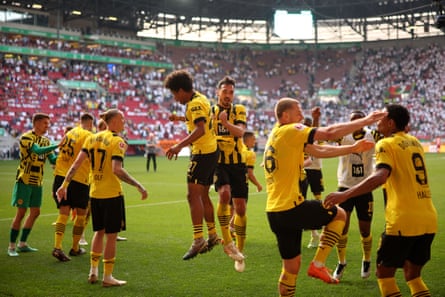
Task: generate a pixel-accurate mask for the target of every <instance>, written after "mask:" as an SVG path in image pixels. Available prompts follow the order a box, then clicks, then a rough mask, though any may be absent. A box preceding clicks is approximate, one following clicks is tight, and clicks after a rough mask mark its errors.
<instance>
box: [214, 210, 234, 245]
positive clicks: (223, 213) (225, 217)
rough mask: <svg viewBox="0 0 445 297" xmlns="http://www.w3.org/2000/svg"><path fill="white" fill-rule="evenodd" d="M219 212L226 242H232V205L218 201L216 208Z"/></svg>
mask: <svg viewBox="0 0 445 297" xmlns="http://www.w3.org/2000/svg"><path fill="white" fill-rule="evenodd" d="M216 213H217V214H218V220H219V225H220V226H221V233H222V237H223V239H224V242H225V244H228V243H230V242H232V235H231V234H230V228H229V225H230V217H231V216H230V205H229V204H226V203H218V207H217V210H216Z"/></svg>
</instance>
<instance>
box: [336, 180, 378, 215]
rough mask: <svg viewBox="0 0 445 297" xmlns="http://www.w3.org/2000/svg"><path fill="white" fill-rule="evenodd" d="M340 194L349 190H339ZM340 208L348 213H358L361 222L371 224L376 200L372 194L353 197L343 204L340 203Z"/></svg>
mask: <svg viewBox="0 0 445 297" xmlns="http://www.w3.org/2000/svg"><path fill="white" fill-rule="evenodd" d="M338 190H339V191H340V192H343V191H346V190H347V188H339V189H338ZM340 207H341V208H343V209H344V210H345V211H346V212H349V213H351V212H352V211H353V210H354V207H355V211H356V212H357V218H358V219H359V220H360V221H365V222H370V221H372V216H373V213H374V198H373V196H372V192H369V193H365V194H363V195H360V196H357V197H352V198H350V199H348V200H346V201H345V202H343V203H340Z"/></svg>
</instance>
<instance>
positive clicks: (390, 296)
mask: <svg viewBox="0 0 445 297" xmlns="http://www.w3.org/2000/svg"><path fill="white" fill-rule="evenodd" d="M377 283H378V285H379V289H380V294H381V296H382V297H402V294H401V293H400V289H399V287H398V286H397V283H396V279H395V278H394V277H388V278H378V279H377Z"/></svg>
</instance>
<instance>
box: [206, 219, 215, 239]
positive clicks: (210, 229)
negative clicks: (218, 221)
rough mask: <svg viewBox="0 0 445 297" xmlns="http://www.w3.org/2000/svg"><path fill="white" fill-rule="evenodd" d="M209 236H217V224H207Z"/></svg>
mask: <svg viewBox="0 0 445 297" xmlns="http://www.w3.org/2000/svg"><path fill="white" fill-rule="evenodd" d="M207 234H208V235H209V237H211V236H213V235H215V234H216V227H215V222H211V223H209V222H207Z"/></svg>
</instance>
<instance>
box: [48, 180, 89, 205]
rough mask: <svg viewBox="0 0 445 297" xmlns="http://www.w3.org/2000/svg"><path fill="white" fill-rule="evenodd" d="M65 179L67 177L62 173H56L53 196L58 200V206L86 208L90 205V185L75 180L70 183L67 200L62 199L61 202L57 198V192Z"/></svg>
mask: <svg viewBox="0 0 445 297" xmlns="http://www.w3.org/2000/svg"><path fill="white" fill-rule="evenodd" d="M64 179H65V177H64V176H61V175H56V176H55V177H54V183H53V198H54V201H55V202H56V205H57V208H60V206H61V205H64V206H65V205H68V206H70V208H82V209H86V208H87V207H88V201H90V187H89V186H88V185H85V184H83V183H79V182H76V181H74V180H73V181H71V182H70V184H69V185H68V188H67V191H66V200H62V201H60V202H59V201H58V200H57V195H56V192H57V189H58V188H59V187H60V186H61V185H62V183H63V180H64Z"/></svg>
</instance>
